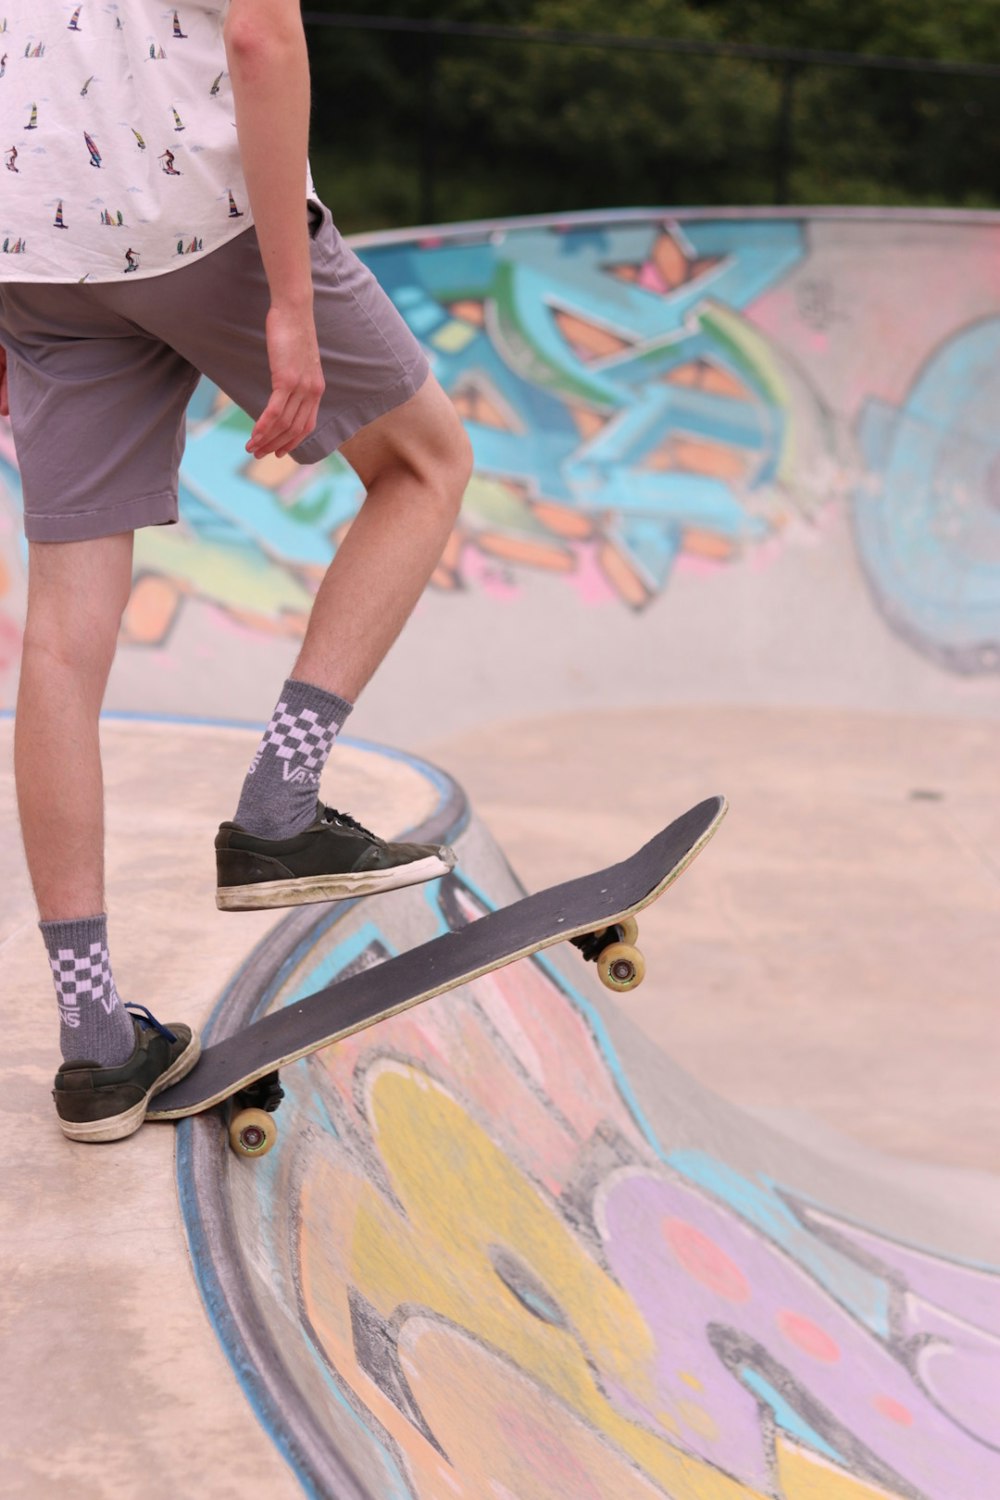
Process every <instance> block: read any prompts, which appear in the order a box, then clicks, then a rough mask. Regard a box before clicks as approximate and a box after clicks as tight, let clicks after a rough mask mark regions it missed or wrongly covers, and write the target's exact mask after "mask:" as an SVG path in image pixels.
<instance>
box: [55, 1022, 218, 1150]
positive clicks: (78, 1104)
mask: <svg viewBox="0 0 1000 1500" xmlns="http://www.w3.org/2000/svg"><path fill="white" fill-rule="evenodd" d="M125 1009H126V1010H127V1011H128V1012H129V1014H130V1015H131V1017H132V1024H133V1025H134V1027H135V1051H134V1052H133V1053H132V1056H131V1057H130V1058H129V1059H128V1061H127V1062H124V1063H122V1065H121V1067H119V1068H99V1067H98V1066H97V1064H96V1063H92V1062H67V1063H63V1065H62V1067H61V1068H60V1069H59V1071H58V1073H57V1074H56V1086H55V1088H54V1089H53V1090H52V1097H53V1098H54V1099H55V1101H56V1113H57V1115H58V1116H59V1124H60V1126H61V1127H62V1132H63V1135H68V1136H69V1138H70V1140H71V1141H119V1140H121V1139H122V1137H123V1136H126V1135H132V1134H133V1132H134V1131H136V1130H138V1129H139V1126H140V1125H141V1124H142V1122H143V1120H144V1119H145V1118H146V1110H147V1108H148V1106H149V1101H150V1099H151V1098H152V1097H153V1095H154V1094H158V1093H159V1092H160V1090H161V1089H165V1088H166V1087H167V1086H168V1084H171V1083H177V1081H178V1080H179V1079H181V1078H183V1077H184V1075H185V1074H186V1073H190V1071H191V1069H192V1068H193V1067H194V1065H195V1063H196V1062H197V1061H198V1055H199V1053H200V1052H201V1042H200V1040H199V1038H198V1034H197V1032H194V1031H192V1030H191V1027H190V1026H174V1025H171V1026H161V1025H160V1023H159V1021H157V1020H156V1018H155V1017H154V1016H151V1015H150V1013H149V1011H148V1010H147V1009H146V1007H145V1006H144V1005H127V1006H126V1007H125Z"/></svg>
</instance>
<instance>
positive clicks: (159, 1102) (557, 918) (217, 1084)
mask: <svg viewBox="0 0 1000 1500" xmlns="http://www.w3.org/2000/svg"><path fill="white" fill-rule="evenodd" d="M726 806H727V804H726V800H725V798H724V797H710V798H708V799H707V801H705V802H700V803H699V804H698V806H697V807H693V808H691V809H690V811H689V812H686V813H684V814H683V815H682V816H681V817H679V818H677V819H676V820H675V821H674V822H673V823H671V824H670V825H669V827H667V828H665V829H663V831H662V832H661V833H658V834H657V835H656V837H655V838H652V839H650V841H649V843H648V844H645V845H644V846H643V847H642V848H641V849H640V850H639V851H638V852H637V853H636V854H633V855H631V856H630V858H628V859H625V860H623V861H622V862H621V863H620V864H616V865H611V866H610V867H609V868H608V869H606V870H598V871H597V873H596V874H593V875H584V876H581V877H580V878H578V879H576V880H568V881H565V882H564V883H563V884H561V885H554V886H551V887H550V888H549V889H548V890H545V891H538V892H536V893H535V894H534V895H530V896H525V897H524V898H523V899H522V900H520V901H515V902H513V903H512V904H511V905H510V906H502V907H500V908H499V909H498V910H497V911H492V912H488V913H487V914H486V916H483V917H479V918H477V919H476V920H475V921H472V922H469V923H468V924H467V925H466V926H465V927H462V928H460V929H459V930H458V931H457V932H446V933H444V934H442V935H441V936H439V937H435V938H432V939H431V940H430V941H429V942H427V943H423V944H421V945H420V946H419V947H416V948H411V949H409V950H408V951H407V952H405V953H400V954H399V955H398V956H396V957H394V958H389V959H386V960H385V961H384V962H383V963H381V964H378V965H376V966H375V967H374V968H371V969H366V970H364V971H363V972H361V973H355V974H351V975H349V976H347V977H346V978H344V979H339V980H335V981H334V983H333V984H330V985H327V986H326V987H325V988H324V989H321V990H317V991H316V993H315V994H313V995H308V996H306V998H305V999H303V1000H298V1001H296V1002H295V1004H293V1005H288V1006H285V1007H284V1008H283V1009H282V1010H278V1011H274V1012H272V1013H271V1014H270V1015H266V1016H263V1017H262V1018H261V1019H260V1020H259V1021H254V1022H252V1023H251V1025H249V1026H247V1027H246V1028H245V1029H244V1030H243V1031H240V1032H238V1033H237V1034H236V1035H235V1036H232V1037H227V1038H226V1039H225V1040H224V1041H220V1042H216V1043H214V1044H213V1045H212V1046H210V1047H206V1048H205V1049H204V1051H203V1052H202V1054H201V1057H200V1058H199V1060H198V1062H197V1063H196V1064H195V1066H194V1067H193V1068H192V1070H191V1072H190V1073H189V1074H188V1075H187V1077H186V1078H182V1079H181V1080H180V1082H179V1083H175V1084H173V1085H172V1086H171V1087H170V1088H168V1089H165V1090H164V1091H163V1093H162V1094H159V1095H158V1096H157V1097H156V1098H154V1100H153V1101H152V1103H151V1104H150V1107H149V1110H148V1112H147V1114H146V1119H147V1120H177V1119H181V1118H182V1117H183V1116H184V1115H195V1114H200V1113H201V1112H202V1111H203V1110H207V1109H211V1108H212V1107H213V1106H214V1105H217V1104H224V1103H228V1104H229V1108H230V1121H229V1141H230V1145H231V1146H232V1148H233V1150H234V1151H236V1153H237V1154H238V1155H240V1156H249V1157H256V1156H263V1155H265V1153H266V1152H268V1151H270V1149H271V1147H272V1146H273V1145H274V1143H275V1140H276V1139H277V1127H276V1125H275V1122H274V1119H273V1114H274V1111H275V1110H276V1109H277V1107H278V1104H279V1103H280V1101H281V1098H282V1089H281V1084H280V1080H279V1069H281V1068H284V1067H286V1066H288V1064H289V1063H293V1062H295V1061H297V1060H298V1059H299V1058H300V1057H305V1056H307V1055H308V1054H309V1053H310V1052H316V1051H317V1050H318V1049H319V1048H320V1047H328V1046H330V1045H331V1044H332V1043H333V1042H337V1041H340V1040H342V1039H343V1038H344V1037H348V1036H351V1035H353V1033H354V1032H356V1031H363V1030H364V1029H365V1027H367V1026H374V1025H375V1024H376V1023H377V1022H378V1021H383V1020H387V1019H388V1018H389V1017H390V1016H395V1015H398V1014H399V1013H400V1012H401V1011H404V1010H408V1009H409V1008H410V1007H411V1006H413V1005H420V1004H421V1003H422V1002H423V1001H425V1000H430V999H432V998H433V997H434V996H435V995H442V994H444V993H445V991H447V990H452V989H455V988H457V986H459V985H462V984H469V983H470V982H471V981H472V980H474V979H478V978H480V976H481V975H483V974H488V973H490V971H491V970H493V969H501V968H503V967H504V966H505V965H506V964H511V963H514V962H515V961H516V960H517V959H519V958H527V957H529V956H530V955H531V954H533V953H538V952H540V951H541V950H542V949H543V948H548V947H550V946H551V945H552V944H554V943H559V942H567V941H568V942H571V943H573V944H574V945H575V946H576V947H577V948H578V949H579V950H580V952H581V954H582V955H583V958H584V959H587V960H589V961H590V962H593V963H596V964H597V969H598V974H599V975H600V978H601V980H602V982H603V983H604V984H605V985H606V986H607V987H608V988H609V989H612V990H615V991H618V992H626V991H628V990H631V989H633V988H634V987H635V985H637V984H639V983H640V982H641V980H642V977H643V974H644V972H645V964H644V961H643V958H642V954H641V952H640V951H639V949H638V948H637V947H636V946H635V944H636V938H637V936H638V924H637V922H636V920H635V919H636V916H637V914H638V913H639V912H640V911H642V910H643V908H644V907H646V906H649V904H650V903H651V902H653V901H655V900H656V898H657V897H658V896H660V895H662V894H663V892H664V891H665V890H666V889H667V887H668V886H669V885H672V884H673V882H674V881H675V880H676V879H677V877H678V876H679V875H681V874H682V873H683V872H684V871H685V870H686V869H687V867H688V865H689V864H690V863H691V862H692V860H693V859H694V858H695V856H696V855H697V854H699V853H700V851H701V850H702V849H703V848H704V847H705V845H706V844H707V843H708V841H709V839H710V838H711V837H712V835H713V834H714V833H715V831H716V829H717V828H718V826H719V824H720V822H721V821H722V819H723V817H724V816H725V813H726ZM443 878H444V879H448V878H449V877H448V876H445V877H443Z"/></svg>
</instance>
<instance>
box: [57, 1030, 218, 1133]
mask: <svg viewBox="0 0 1000 1500" xmlns="http://www.w3.org/2000/svg"><path fill="white" fill-rule="evenodd" d="M200 1056H201V1038H200V1037H199V1035H198V1033H197V1032H194V1033H193V1034H192V1037H191V1040H190V1042H189V1043H188V1045H187V1046H186V1047H185V1049H184V1051H183V1052H182V1053H181V1055H180V1057H178V1058H177V1059H176V1061H175V1062H174V1063H172V1064H171V1066H170V1067H169V1068H168V1069H167V1071H166V1072H165V1073H161V1074H160V1076H159V1078H158V1079H157V1080H156V1082H155V1083H154V1084H153V1087H152V1088H151V1089H150V1091H149V1093H148V1094H146V1095H144V1097H143V1098H142V1099H140V1100H139V1102H138V1103H137V1104H133V1106H132V1108H131V1109H126V1110H123V1111H122V1113H121V1114H120V1115H113V1116H111V1117H110V1118H109V1119H106V1120H82V1121H76V1120H60V1121H59V1128H60V1129H61V1130H62V1133H63V1135H64V1136H66V1137H67V1138H68V1139H69V1140H71V1141H86V1142H92V1143H95V1144H96V1143H98V1142H100V1141H121V1140H124V1139H125V1137H126V1136H127V1135H134V1134H135V1132H136V1131H137V1130H138V1129H139V1126H140V1125H141V1124H142V1122H143V1120H144V1119H145V1118H146V1111H147V1109H148V1108H149V1101H150V1099H152V1098H153V1097H154V1095H156V1094H159V1093H160V1092H161V1091H162V1090H163V1089H166V1088H169V1087H170V1085H171V1084H172V1083H179V1082H180V1080H181V1079H182V1078H186V1077H187V1075H188V1073H190V1071H191V1069H192V1068H193V1067H194V1065H195V1063H196V1062H197V1061H198V1059H199V1057H200Z"/></svg>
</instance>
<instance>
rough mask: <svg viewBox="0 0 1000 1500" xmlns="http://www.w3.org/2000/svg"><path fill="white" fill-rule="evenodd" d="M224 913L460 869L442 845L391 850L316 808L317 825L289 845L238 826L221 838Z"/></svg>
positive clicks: (344, 895) (383, 887) (360, 892)
mask: <svg viewBox="0 0 1000 1500" xmlns="http://www.w3.org/2000/svg"><path fill="white" fill-rule="evenodd" d="M215 863H216V869H217V871H218V888H217V890H216V893H215V904H216V906H218V908H219V910H220V911H257V910H260V909H263V908H265V907H270V906H304V905H306V903H307V902H310V901H344V900H347V899H348V898H350V897H352V896H370V895H374V894H375V892H377V891H392V890H396V889H397V888H398V887H399V886H403V885H419V884H420V883H421V881H424V880H436V879H437V878H438V877H439V876H441V875H447V874H448V871H449V870H453V869H454V868H455V853H454V850H452V849H449V848H447V847H446V846H445V845H440V844H389V843H386V841H385V839H380V838H379V837H378V836H377V835H376V834H374V833H372V832H371V830H370V829H368V828H363V827H362V826H361V824H360V823H356V822H355V820H354V819H353V818H349V817H348V816H347V814H346V813H340V812H337V810H336V808H333V807H324V806H323V804H322V802H319V803H317V805H316V819H315V821H314V822H312V823H310V824H309V827H308V828H304V829H303V830H302V832H301V833H296V834H295V835H293V837H292V838H287V839H262V838H258V836H257V835H256V834H254V833H247V831H246V829H245V828H241V827H240V826H239V824H238V823H223V824H222V825H221V827H220V828H219V832H218V833H217V834H216V838H215Z"/></svg>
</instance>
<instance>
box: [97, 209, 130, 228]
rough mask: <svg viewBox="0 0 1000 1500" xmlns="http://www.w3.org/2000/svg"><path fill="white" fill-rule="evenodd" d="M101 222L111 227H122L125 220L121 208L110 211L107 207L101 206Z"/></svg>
mask: <svg viewBox="0 0 1000 1500" xmlns="http://www.w3.org/2000/svg"><path fill="white" fill-rule="evenodd" d="M101 223H102V224H110V225H111V226H112V228H113V229H124V227H125V220H124V219H123V218H122V211H121V209H120V208H119V209H118V210H117V211H116V212H115V213H110V212H109V210H108V209H106V208H102V209H101Z"/></svg>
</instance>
